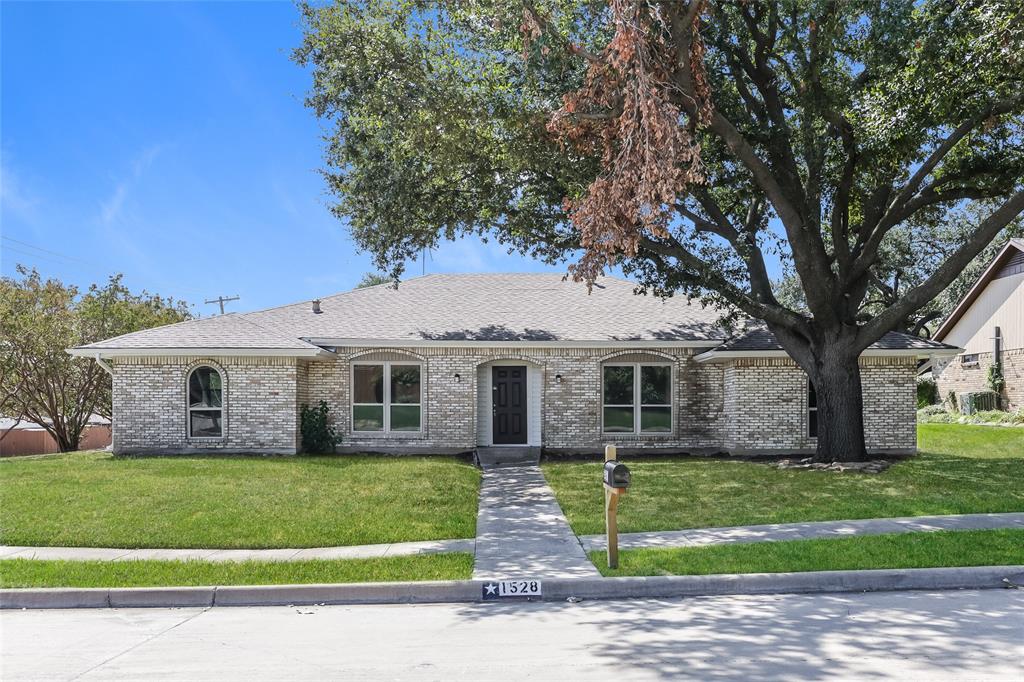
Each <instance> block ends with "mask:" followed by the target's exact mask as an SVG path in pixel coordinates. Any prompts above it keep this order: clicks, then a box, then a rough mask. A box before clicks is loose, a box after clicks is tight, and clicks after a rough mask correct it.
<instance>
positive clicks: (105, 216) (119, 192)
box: [98, 144, 164, 227]
mask: <svg viewBox="0 0 1024 682" xmlns="http://www.w3.org/2000/svg"><path fill="white" fill-rule="evenodd" d="M163 149H164V145H160V144H156V145H153V146H151V147H147V148H146V149H143V150H142V152H140V153H139V154H138V155H137V156H136V157H135V158H134V159H133V160H132V162H131V172H130V173H129V174H128V176H127V177H124V178H121V179H120V180H119V181H118V182H117V183H116V184H115V186H114V191H113V192H112V193H111V194H110V196H109V197H108V198H107V199H106V200H102V201H100V212H99V216H98V220H99V222H100V224H101V225H103V226H104V227H109V226H111V225H113V224H114V223H117V222H119V221H120V220H121V217H122V215H123V214H124V207H125V202H126V201H127V199H128V193H129V191H130V190H131V188H132V186H134V185H135V183H136V182H138V180H139V178H141V177H142V175H143V173H145V172H146V170H147V169H148V168H149V167H150V166H151V165H153V161H155V160H156V157H157V156H159V155H160V152H161V151H163Z"/></svg>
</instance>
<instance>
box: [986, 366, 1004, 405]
mask: <svg viewBox="0 0 1024 682" xmlns="http://www.w3.org/2000/svg"><path fill="white" fill-rule="evenodd" d="M987 381H988V386H989V388H991V389H992V391H993V392H995V394H996V396H997V399H998V396H999V395H1000V394H1002V392H1003V389H1004V388H1006V379H1005V378H1004V377H1003V366H1002V365H1001V364H1000V363H998V362H993V363H992V364H991V365H989V367H988V377H987Z"/></svg>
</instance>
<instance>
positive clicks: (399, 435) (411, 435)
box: [348, 431, 427, 440]
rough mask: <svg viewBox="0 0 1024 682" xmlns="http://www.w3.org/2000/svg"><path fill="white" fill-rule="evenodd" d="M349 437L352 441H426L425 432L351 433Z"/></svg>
mask: <svg viewBox="0 0 1024 682" xmlns="http://www.w3.org/2000/svg"><path fill="white" fill-rule="evenodd" d="M348 437H349V438H350V439H352V440H363V439H365V440H398V439H425V438H426V437H427V434H426V432H425V431H351V432H349V434H348Z"/></svg>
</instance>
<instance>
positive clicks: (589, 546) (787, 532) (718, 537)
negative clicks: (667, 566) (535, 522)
mask: <svg viewBox="0 0 1024 682" xmlns="http://www.w3.org/2000/svg"><path fill="white" fill-rule="evenodd" d="M999 528H1024V512H1011V513H1005V514H951V515H947V516H904V517H895V518H888V519H858V520H851V521H814V522H806V523H772V524H766V525H761V526H730V527H722V528H692V529H690V530H668V531H653V532H649V533H624V534H621V535H619V549H643V548H666V547H702V546H706V545H723V544H730V543H744V542H780V541H785V540H807V539H810V538H840V537H851V536H854V535H887V534H892V533H927V532H933V531H939V530H993V529H999ZM580 541H581V542H582V543H583V547H584V549H586V550H587V551H588V552H590V551H598V550H602V549H604V548H605V546H606V538H605V536H604V535H585V536H583V537H581V538H580Z"/></svg>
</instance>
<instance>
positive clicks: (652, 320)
mask: <svg viewBox="0 0 1024 682" xmlns="http://www.w3.org/2000/svg"><path fill="white" fill-rule="evenodd" d="M635 289H636V285H635V284H633V283H632V282H628V281H626V280H621V279H616V278H612V277H604V278H601V279H599V280H598V281H597V282H596V283H595V284H594V286H593V288H592V290H591V291H590V292H588V290H587V287H586V285H585V284H582V283H579V282H574V281H572V280H569V279H567V278H565V277H564V276H563V275H561V274H557V273H531V274H469V275H441V274H438V275H426V276H424V277H416V278H413V279H409V280H406V281H404V282H402V283H400V284H399V285H398V287H397V288H395V287H394V286H392V285H391V284H381V285H377V286H373V287H366V288H362V289H354V290H352V291H346V292H343V293H339V294H334V295H333V296H327V297H325V298H323V299H321V300H320V311H321V312H319V313H316V312H314V311H313V307H312V305H311V303H310V302H308V301H304V302H302V303H295V304H292V305H285V306H281V307H278V308H270V309H268V310H260V311H256V312H251V313H233V314H229V315H221V316H218V317H211V318H206V319H201V320H189V321H186V322H180V323H178V324H174V325H168V326H165V327H157V328H155V329H147V330H144V331H139V332H135V333H133V334H126V335H124V336H119V337H117V338H113V339H107V340H105V341H100V342H98V343H92V344H88V345H86V346H80V347H78V348H75V349H72V352H73V353H74V354H76V355H83V356H91V354H94V353H96V352H100V353H102V354H104V355H114V354H118V353H121V354H132V353H131V352H134V353H136V354H142V352H143V351H155V350H157V349H161V350H174V351H182V352H184V351H185V350H187V349H199V348H201V349H215V348H219V349H230V350H238V351H252V352H255V351H257V350H276V351H280V354H284V353H286V352H287V353H293V354H299V353H297V351H307V352H308V351H320V350H321V347H330V346H342V345H359V344H367V343H389V344H406V345H410V344H411V345H416V344H420V345H427V344H437V343H445V342H487V343H494V342H502V343H504V342H513V343H520V344H522V343H539V344H553V343H564V342H581V343H617V342H649V343H651V344H655V343H682V344H690V345H711V344H714V343H718V342H719V341H722V340H724V339H725V338H726V335H725V332H724V330H723V329H722V328H721V327H719V325H718V324H717V322H718V319H719V317H720V312H719V311H718V310H717V309H715V308H709V307H705V306H703V305H701V304H699V303H696V302H691V301H689V300H687V299H686V298H683V297H670V298H666V299H663V298H659V297H657V296H646V295H638V294H636V292H635Z"/></svg>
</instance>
